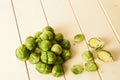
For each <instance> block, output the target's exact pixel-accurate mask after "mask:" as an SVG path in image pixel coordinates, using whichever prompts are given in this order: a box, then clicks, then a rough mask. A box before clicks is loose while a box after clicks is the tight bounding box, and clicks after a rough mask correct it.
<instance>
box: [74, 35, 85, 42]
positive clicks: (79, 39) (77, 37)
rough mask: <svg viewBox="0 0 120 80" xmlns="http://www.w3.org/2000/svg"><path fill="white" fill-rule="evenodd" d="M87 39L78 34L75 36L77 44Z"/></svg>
mask: <svg viewBox="0 0 120 80" xmlns="http://www.w3.org/2000/svg"><path fill="white" fill-rule="evenodd" d="M84 39H85V37H84V35H83V34H77V35H75V36H74V41H75V42H82V41H83V40H84Z"/></svg>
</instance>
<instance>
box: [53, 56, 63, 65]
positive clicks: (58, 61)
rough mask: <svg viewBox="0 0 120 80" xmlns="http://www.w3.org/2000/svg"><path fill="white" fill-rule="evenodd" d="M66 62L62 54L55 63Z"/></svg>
mask: <svg viewBox="0 0 120 80" xmlns="http://www.w3.org/2000/svg"><path fill="white" fill-rule="evenodd" d="M63 62H64V60H63V58H62V57H61V56H57V59H56V61H55V63H54V64H62V63H63Z"/></svg>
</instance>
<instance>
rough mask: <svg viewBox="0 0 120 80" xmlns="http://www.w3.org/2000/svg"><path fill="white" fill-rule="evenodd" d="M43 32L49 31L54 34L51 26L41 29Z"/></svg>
mask: <svg viewBox="0 0 120 80" xmlns="http://www.w3.org/2000/svg"><path fill="white" fill-rule="evenodd" d="M43 31H51V32H54V29H53V28H52V27H51V26H46V27H45V28H43Z"/></svg>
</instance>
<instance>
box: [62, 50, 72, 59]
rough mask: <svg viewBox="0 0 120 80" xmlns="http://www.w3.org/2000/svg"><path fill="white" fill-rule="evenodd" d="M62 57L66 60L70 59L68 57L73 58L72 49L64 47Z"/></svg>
mask: <svg viewBox="0 0 120 80" xmlns="http://www.w3.org/2000/svg"><path fill="white" fill-rule="evenodd" d="M62 57H63V59H64V60H65V61H66V60H68V59H70V58H71V52H70V50H66V49H64V50H63V52H62Z"/></svg>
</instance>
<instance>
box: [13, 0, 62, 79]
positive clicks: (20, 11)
mask: <svg viewBox="0 0 120 80" xmlns="http://www.w3.org/2000/svg"><path fill="white" fill-rule="evenodd" d="M14 6H15V11H16V15H17V19H18V24H19V28H20V33H21V37H22V42H23V43H24V40H25V38H26V37H27V36H30V35H33V34H34V33H35V32H37V31H41V30H42V28H43V27H44V26H46V25H47V24H46V21H45V17H44V14H43V10H42V8H41V6H40V1H39V0H36V1H32V0H31V1H30V0H19V1H18V0H14ZM27 65H28V70H29V74H30V80H56V78H54V77H52V75H51V74H47V75H43V74H40V73H38V72H37V71H36V70H35V65H32V64H30V63H29V62H28V63H27ZM58 80H64V77H63V76H62V77H60V78H58Z"/></svg>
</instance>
